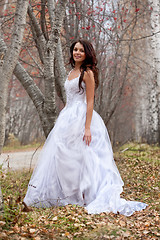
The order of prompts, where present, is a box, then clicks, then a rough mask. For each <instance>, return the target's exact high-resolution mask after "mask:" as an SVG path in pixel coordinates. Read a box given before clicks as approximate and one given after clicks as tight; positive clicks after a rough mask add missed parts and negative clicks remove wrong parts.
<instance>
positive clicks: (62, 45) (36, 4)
mask: <svg viewBox="0 0 160 240" xmlns="http://www.w3.org/2000/svg"><path fill="white" fill-rule="evenodd" d="M24 5H26V6H28V7H26V9H27V11H26V12H25V13H23V14H22V15H21V20H20V21H19V23H18V20H17V24H19V26H20V24H21V25H22V21H23V20H24V21H25V19H26V25H24V23H23V25H22V26H21V27H22V28H24V29H23V30H24V33H23V34H22V35H23V38H22V40H21V43H20V42H19V43H20V44H19V52H18V53H17V55H16V57H14V54H11V55H12V56H13V57H12V60H11V61H9V58H8V59H7V57H6V55H7V54H8V55H9V53H8V52H9V51H10V53H11V50H13V49H14V47H15V45H16V40H15V44H14V39H13V32H14V31H13V30H14V27H15V25H16V21H15V18H16V16H17V14H18V13H17V12H18V9H19V11H20V8H23V6H24ZM16 11H17V12H16ZM159 12H160V1H159V0H155V1H152V0H107V1H104V0H98V1H97V0H76V1H75V0H68V1H56V0H41V1H40V0H31V1H26V0H25V1H20V0H18V1H15V0H1V1H0V21H1V28H0V33H1V34H0V59H1V68H2V70H4V69H6V71H7V70H8V72H9V66H11V67H12V68H13V74H11V76H10V77H9V75H7V74H4V77H3V78H2V77H1V81H0V89H1V90H0V91H1V92H0V93H1V94H0V95H1V97H2V95H3V93H4V92H5V91H6V92H7V93H6V95H5V97H4V99H6V100H5V101H4V103H3V104H2V105H1V104H0V112H1V113H2V112H4V110H5V111H6V124H5V130H3V133H4V131H5V143H7V141H9V139H10V138H11V137H13V136H14V137H16V138H17V139H18V140H19V141H20V143H21V144H23V145H24V144H28V143H31V142H34V141H44V139H45V137H46V136H47V135H48V133H49V131H50V130H51V128H52V127H53V126H54V122H55V120H56V118H57V116H58V113H59V111H60V110H61V109H62V108H63V106H64V104H65V93H64V88H63V84H64V81H65V79H66V76H67V73H68V72H69V70H70V66H69V65H68V64H67V63H68V59H69V47H70V45H71V43H72V42H73V41H74V40H75V39H78V38H85V39H88V40H90V41H91V42H92V43H93V45H94V47H95V50H96V54H97V58H98V68H99V80H100V85H99V88H98V90H97V91H96V95H95V110H96V111H97V112H98V113H99V114H100V115H101V116H102V118H103V120H104V122H105V124H106V126H107V128H108V130H109V133H110V137H111V140H112V143H113V145H114V146H115V145H122V144H124V143H125V142H128V141H138V142H147V143H149V144H151V143H160V66H159V65H160V28H159V27H160V19H159ZM16 30H17V31H18V28H16ZM19 31H20V30H19ZM17 42H18V41H17ZM12 43H13V44H12ZM15 49H16V47H15ZM13 62H14V64H17V65H15V66H16V67H15V68H14V67H13V65H14V64H13ZM5 65H6V68H4V69H3V67H4V66H5ZM4 72H5V71H4ZM10 73H12V71H11V70H10ZM7 76H8V78H7ZM6 78H7V79H6ZM1 116H2V115H1ZM3 119H4V118H2V117H1V122H2V121H3V124H2V125H3V126H2V125H1V129H2V127H4V122H5V120H3ZM1 135H3V134H1Z"/></svg>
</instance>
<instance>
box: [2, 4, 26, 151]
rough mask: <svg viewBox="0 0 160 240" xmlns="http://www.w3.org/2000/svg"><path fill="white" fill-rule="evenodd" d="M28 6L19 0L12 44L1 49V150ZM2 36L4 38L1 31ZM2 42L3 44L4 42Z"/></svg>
mask: <svg viewBox="0 0 160 240" xmlns="http://www.w3.org/2000/svg"><path fill="white" fill-rule="evenodd" d="M27 8H28V0H17V6H16V13H15V23H14V26H13V31H12V37H11V44H10V46H9V48H8V50H7V51H6V52H5V51H0V59H1V64H0V76H1V78H0V112H1V121H0V152H1V149H2V146H3V143H4V136H5V107H6V102H7V92H8V83H9V80H10V78H11V76H12V73H13V70H14V68H15V66H16V63H17V60H18V56H19V52H20V49H21V43H22V39H23V32H24V27H25V23H26V13H27ZM0 37H1V39H2V33H1V31H0ZM1 44H2V45H3V43H1ZM3 50H4V48H3Z"/></svg>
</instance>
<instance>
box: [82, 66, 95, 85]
mask: <svg viewBox="0 0 160 240" xmlns="http://www.w3.org/2000/svg"><path fill="white" fill-rule="evenodd" d="M83 81H84V82H85V83H86V82H90V81H92V82H94V73H93V71H92V70H91V69H87V71H85V72H84V77H83Z"/></svg>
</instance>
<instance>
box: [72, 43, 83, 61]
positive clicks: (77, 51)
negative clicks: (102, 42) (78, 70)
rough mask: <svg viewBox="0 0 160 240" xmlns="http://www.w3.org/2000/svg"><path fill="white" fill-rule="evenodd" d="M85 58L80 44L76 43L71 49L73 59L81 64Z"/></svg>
mask: <svg viewBox="0 0 160 240" xmlns="http://www.w3.org/2000/svg"><path fill="white" fill-rule="evenodd" d="M85 58H86V54H85V51H84V47H83V45H82V44H81V43H79V42H77V43H76V44H75V45H74V48H73V59H74V61H75V62H77V63H78V62H83V61H84V60H85Z"/></svg>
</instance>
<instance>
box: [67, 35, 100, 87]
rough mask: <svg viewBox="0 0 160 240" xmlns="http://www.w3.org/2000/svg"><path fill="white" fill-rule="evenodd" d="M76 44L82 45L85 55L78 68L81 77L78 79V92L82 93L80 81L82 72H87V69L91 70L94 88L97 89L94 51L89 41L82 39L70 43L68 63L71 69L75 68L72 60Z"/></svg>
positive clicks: (97, 81) (82, 75)
mask: <svg viewBox="0 0 160 240" xmlns="http://www.w3.org/2000/svg"><path fill="white" fill-rule="evenodd" d="M78 42H79V43H81V44H82V45H83V47H84V51H85V55H86V58H85V60H84V62H83V63H82V65H81V67H80V71H81V75H80V78H79V91H81V90H82V91H84V88H83V87H82V81H83V77H84V72H85V71H87V70H88V69H90V70H92V72H93V74H94V79H95V88H96V89H97V87H98V84H99V80H98V68H97V67H96V65H97V58H96V54H95V50H94V48H93V46H92V44H91V43H90V42H89V41H87V40H84V39H78V40H76V41H75V42H73V43H72V45H71V47H70V54H71V57H70V61H69V63H70V64H71V66H72V68H74V67H75V61H74V59H73V49H74V46H75V45H76V43H78Z"/></svg>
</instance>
